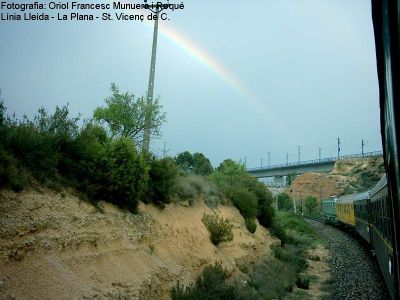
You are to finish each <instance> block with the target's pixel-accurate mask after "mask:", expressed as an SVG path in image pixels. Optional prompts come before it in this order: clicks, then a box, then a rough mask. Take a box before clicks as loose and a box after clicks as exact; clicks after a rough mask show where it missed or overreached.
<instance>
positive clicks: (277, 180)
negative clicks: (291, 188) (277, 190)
mask: <svg viewBox="0 0 400 300" xmlns="http://www.w3.org/2000/svg"><path fill="white" fill-rule="evenodd" d="M274 185H277V186H285V185H286V182H285V177H284V176H274Z"/></svg>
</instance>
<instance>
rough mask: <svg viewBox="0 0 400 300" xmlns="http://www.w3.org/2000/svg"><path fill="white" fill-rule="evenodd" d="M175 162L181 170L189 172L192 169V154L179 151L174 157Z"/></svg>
mask: <svg viewBox="0 0 400 300" xmlns="http://www.w3.org/2000/svg"><path fill="white" fill-rule="evenodd" d="M175 163H176V164H177V165H178V166H179V167H181V169H182V170H184V171H186V172H190V171H192V169H193V156H192V154H191V153H190V152H189V151H185V152H181V153H179V154H178V155H177V156H176V157H175Z"/></svg>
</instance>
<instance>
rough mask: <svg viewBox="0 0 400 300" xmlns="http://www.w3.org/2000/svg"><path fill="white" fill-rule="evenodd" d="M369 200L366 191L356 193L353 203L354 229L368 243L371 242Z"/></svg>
mask: <svg viewBox="0 0 400 300" xmlns="http://www.w3.org/2000/svg"><path fill="white" fill-rule="evenodd" d="M369 202H370V197H369V191H368V192H364V193H360V194H357V195H356V196H355V200H354V202H353V203H354V214H355V222H356V231H357V232H358V234H359V235H360V236H361V237H362V238H363V239H364V240H365V241H366V242H367V243H368V244H371V233H370V231H371V228H370V217H369V216H370V211H369Z"/></svg>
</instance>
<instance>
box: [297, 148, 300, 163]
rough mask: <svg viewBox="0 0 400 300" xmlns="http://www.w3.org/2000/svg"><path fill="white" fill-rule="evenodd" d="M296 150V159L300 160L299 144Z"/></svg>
mask: <svg viewBox="0 0 400 300" xmlns="http://www.w3.org/2000/svg"><path fill="white" fill-rule="evenodd" d="M297 152H298V153H297V156H298V161H299V162H300V146H297Z"/></svg>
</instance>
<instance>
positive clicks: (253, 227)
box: [244, 218, 257, 233]
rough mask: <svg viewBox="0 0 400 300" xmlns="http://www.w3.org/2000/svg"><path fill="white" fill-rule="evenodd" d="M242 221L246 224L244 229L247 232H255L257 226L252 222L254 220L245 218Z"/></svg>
mask: <svg viewBox="0 0 400 300" xmlns="http://www.w3.org/2000/svg"><path fill="white" fill-rule="evenodd" d="M244 221H245V223H246V228H247V230H248V231H250V232H251V233H254V232H256V229H257V224H256V222H254V219H252V218H246V219H245V220H244Z"/></svg>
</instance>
